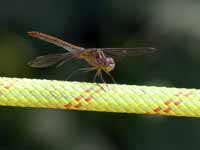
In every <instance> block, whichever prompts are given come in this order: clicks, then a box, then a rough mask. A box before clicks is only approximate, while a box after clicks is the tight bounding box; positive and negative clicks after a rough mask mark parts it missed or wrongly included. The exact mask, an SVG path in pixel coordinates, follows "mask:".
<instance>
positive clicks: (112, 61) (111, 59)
mask: <svg viewBox="0 0 200 150" xmlns="http://www.w3.org/2000/svg"><path fill="white" fill-rule="evenodd" d="M106 63H107V64H115V62H114V60H113V58H111V57H108V58H106Z"/></svg>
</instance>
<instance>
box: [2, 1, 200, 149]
mask: <svg viewBox="0 0 200 150" xmlns="http://www.w3.org/2000/svg"><path fill="white" fill-rule="evenodd" d="M0 2H1V3H0V68H1V70H0V76H5V77H19V78H24V77H25V78H38V79H56V80H65V79H66V78H67V76H68V75H69V74H70V73H71V72H72V71H74V70H76V69H78V68H81V67H84V65H83V62H82V61H79V60H78V61H76V60H75V61H71V62H69V63H67V64H65V65H64V66H62V67H60V68H55V67H50V68H47V69H34V68H29V67H28V66H27V62H28V61H29V60H31V59H33V58H34V57H36V56H38V55H44V54H47V53H58V52H61V53H62V52H65V50H63V49H61V48H58V47H56V46H54V45H52V44H49V43H46V42H43V41H40V40H37V39H33V38H30V37H28V36H27V35H26V32H27V31H32V30H34V31H40V32H44V33H48V34H51V35H55V36H58V37H60V38H62V39H65V40H66V41H68V42H71V43H73V44H76V45H79V46H83V47H137V46H152V47H156V48H158V49H159V50H160V54H159V55H155V56H144V57H126V58H124V59H123V60H122V61H120V62H119V63H117V67H116V69H115V70H114V71H113V72H112V75H113V76H114V77H115V79H116V80H117V82H118V83H119V84H136V85H154V86H167V87H179V88H183V87H184V88H200V79H199V76H200V70H199V65H200V25H199V24H200V17H199V16H200V11H199V10H200V1H197V0H190V1H188V0H168V1H166V0H154V1H146V0H124V1H122V0H99V1H98V0H97V1H95V0H85V1H83V0H59V1H58V0H42V1H39V0H6V1H5V0H1V1H0ZM93 75H94V73H88V74H84V73H78V74H76V75H75V76H73V77H72V78H71V79H70V80H72V81H88V82H91V81H92V79H93ZM0 118H1V119H0V149H37V150H46V149H48V150H49V149H55V150H64V149H70V150H76V149H81V150H82V149H84V150H85V149H87V150H90V149H92V150H118V149H119V150H122V149H125V150H132V149H139V150H144V149H145V150H146V149H148V150H149V149H163V150H164V149H172V150H173V149H182V150H188V149H197V148H198V147H200V142H199V140H200V129H199V128H200V119H198V118H185V117H180V118H179V117H163V116H145V115H135V114H114V113H97V112H80V111H64V110H48V109H31V108H14V107H1V108H0Z"/></svg>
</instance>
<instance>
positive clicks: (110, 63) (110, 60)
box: [103, 57, 115, 72]
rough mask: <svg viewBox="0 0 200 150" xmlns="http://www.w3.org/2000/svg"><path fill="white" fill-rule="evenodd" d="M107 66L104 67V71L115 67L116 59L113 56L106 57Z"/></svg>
mask: <svg viewBox="0 0 200 150" xmlns="http://www.w3.org/2000/svg"><path fill="white" fill-rule="evenodd" d="M104 64H105V66H104V67H103V71H105V72H110V71H112V70H113V69H114V68H115V61H114V60H113V58H112V57H106V58H105V60H104Z"/></svg>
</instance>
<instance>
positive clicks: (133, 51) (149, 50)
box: [100, 47, 158, 57]
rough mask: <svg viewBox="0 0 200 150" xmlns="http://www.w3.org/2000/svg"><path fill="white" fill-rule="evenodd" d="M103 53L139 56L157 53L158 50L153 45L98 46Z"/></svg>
mask: <svg viewBox="0 0 200 150" xmlns="http://www.w3.org/2000/svg"><path fill="white" fill-rule="evenodd" d="M100 49H101V50H102V51H103V52H104V53H106V54H109V55H114V56H119V57H121V56H140V55H147V54H154V53H157V52H158V50H157V49H155V48H153V47H139V48H100Z"/></svg>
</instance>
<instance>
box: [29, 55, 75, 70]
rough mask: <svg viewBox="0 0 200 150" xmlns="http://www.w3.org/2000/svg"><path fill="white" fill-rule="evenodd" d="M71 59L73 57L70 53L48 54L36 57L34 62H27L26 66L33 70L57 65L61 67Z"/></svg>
mask: <svg viewBox="0 0 200 150" xmlns="http://www.w3.org/2000/svg"><path fill="white" fill-rule="evenodd" d="M72 58H73V55H72V54H71V53H62V54H48V55H44V56H38V57H36V58H35V59H34V60H32V61H30V62H28V65H29V66H30V67H35V68H45V67H49V66H51V65H54V64H57V63H60V64H59V65H61V64H63V63H65V62H67V61H68V60H71V59H72Z"/></svg>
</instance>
